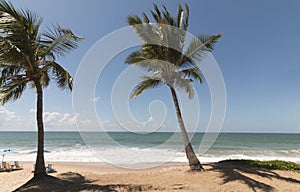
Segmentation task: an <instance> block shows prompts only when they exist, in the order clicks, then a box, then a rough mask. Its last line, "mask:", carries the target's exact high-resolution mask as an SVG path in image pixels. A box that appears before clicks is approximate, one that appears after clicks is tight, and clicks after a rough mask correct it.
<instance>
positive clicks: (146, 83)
mask: <svg viewBox="0 0 300 192" xmlns="http://www.w3.org/2000/svg"><path fill="white" fill-rule="evenodd" d="M143 79H144V80H143V81H141V82H140V83H139V84H138V85H137V86H136V87H135V88H134V89H133V91H132V93H131V96H130V99H134V98H136V97H137V96H138V95H140V94H141V93H142V92H143V91H144V90H146V89H150V88H156V87H159V86H161V85H162V84H163V82H162V81H161V80H159V79H153V78H151V77H143Z"/></svg>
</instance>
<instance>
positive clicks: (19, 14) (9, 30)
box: [0, 0, 82, 178]
mask: <svg viewBox="0 0 300 192" xmlns="http://www.w3.org/2000/svg"><path fill="white" fill-rule="evenodd" d="M41 24H42V19H41V18H40V17H38V16H37V15H35V14H33V13H32V12H30V11H28V10H17V9H15V8H14V7H13V5H12V4H11V3H7V2H6V1H4V0H0V94H1V101H0V103H2V104H5V103H6V102H8V101H14V100H17V99H19V98H20V97H21V95H22V93H23V92H24V90H25V89H26V87H29V88H33V89H35V90H36V95H37V103H36V105H37V106H36V107H37V112H36V121H37V129H38V147H37V148H38V150H37V157H36V163H35V170H34V177H35V178H37V177H41V176H45V175H47V174H46V170H45V163H44V125H43V88H45V87H47V86H48V85H49V83H50V81H51V80H53V81H55V83H56V84H57V86H58V87H59V88H62V89H64V88H70V89H72V77H71V75H70V74H69V73H68V72H67V71H66V70H65V69H64V68H63V67H62V66H60V65H59V64H58V63H57V62H56V61H55V60H56V58H57V57H59V56H63V55H64V54H65V53H67V52H68V51H70V50H72V49H75V48H76V47H77V43H78V41H79V40H81V39H82V38H81V37H78V36H76V35H74V34H73V33H72V31H71V30H70V29H64V28H62V27H60V26H53V27H52V28H51V29H50V28H47V29H48V30H47V31H45V32H40V30H41V29H40V28H41Z"/></svg>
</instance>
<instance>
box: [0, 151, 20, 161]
mask: <svg viewBox="0 0 300 192" xmlns="http://www.w3.org/2000/svg"><path fill="white" fill-rule="evenodd" d="M16 153H17V152H15V151H13V150H11V149H4V150H3V151H1V152H0V155H2V163H3V160H4V156H5V155H9V154H16Z"/></svg>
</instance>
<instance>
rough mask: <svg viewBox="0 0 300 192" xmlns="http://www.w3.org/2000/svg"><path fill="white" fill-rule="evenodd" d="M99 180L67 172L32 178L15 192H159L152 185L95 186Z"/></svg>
mask: <svg viewBox="0 0 300 192" xmlns="http://www.w3.org/2000/svg"><path fill="white" fill-rule="evenodd" d="M95 181H97V180H87V179H85V177H83V176H82V175H80V174H78V173H73V172H67V173H62V174H60V175H58V176H57V177H54V176H50V175H47V176H46V177H43V178H32V179H30V180H29V181H28V182H26V183H25V184H24V185H22V186H21V187H19V188H18V189H16V190H14V191H13V192H41V191H43V192H79V191H95V192H97V191H105V192H117V191H146V190H157V188H155V187H153V186H151V185H131V184H110V185H97V184H93V182H95Z"/></svg>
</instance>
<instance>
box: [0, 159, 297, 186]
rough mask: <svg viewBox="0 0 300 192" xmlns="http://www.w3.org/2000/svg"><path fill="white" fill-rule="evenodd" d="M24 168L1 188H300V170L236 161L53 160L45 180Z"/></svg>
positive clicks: (3, 178)
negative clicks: (194, 167) (197, 164)
mask: <svg viewBox="0 0 300 192" xmlns="http://www.w3.org/2000/svg"><path fill="white" fill-rule="evenodd" d="M22 165H23V168H24V169H23V170H20V171H12V172H1V173H0V183H1V185H0V191H1V192H8V191H14V190H16V189H18V188H19V187H21V186H22V187H21V188H20V189H19V190H17V191H33V192H34V191H56V192H57V191H70V192H71V191H84V192H87V191H181V192H185V191H201V192H202V191H203V192H206V191H211V192H225V191H226V192H230V191H232V192H238V191H241V192H242V191H243V192H247V191H285V192H287V191H291V192H298V191H300V173H295V172H290V171H271V170H263V169H254V168H249V167H243V166H236V165H232V164H217V163H215V164H213V163H211V164H205V166H204V168H205V171H204V172H200V173H188V172H187V170H188V166H187V165H186V164H180V163H178V164H176V163H172V164H165V165H163V166H161V167H156V168H152V169H144V170H128V169H122V168H118V167H113V166H110V165H107V164H103V163H53V165H54V168H55V169H56V170H57V173H52V174H49V175H51V176H53V177H48V178H45V179H44V180H43V181H39V182H31V183H29V184H28V185H27V186H25V185H24V184H25V183H26V182H27V181H28V180H30V179H31V178H32V170H33V166H32V163H28V162H27V163H22Z"/></svg>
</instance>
